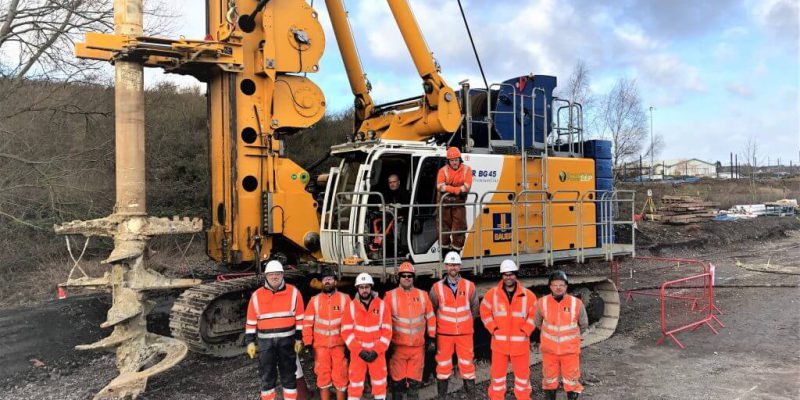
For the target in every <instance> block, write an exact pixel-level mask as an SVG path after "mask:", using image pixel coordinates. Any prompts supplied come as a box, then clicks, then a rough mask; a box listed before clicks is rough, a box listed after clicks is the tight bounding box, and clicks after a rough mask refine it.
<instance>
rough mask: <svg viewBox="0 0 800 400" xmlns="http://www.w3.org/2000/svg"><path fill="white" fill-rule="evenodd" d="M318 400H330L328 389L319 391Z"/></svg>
mask: <svg viewBox="0 0 800 400" xmlns="http://www.w3.org/2000/svg"><path fill="white" fill-rule="evenodd" d="M319 400H331V391H330V390H329V389H328V388H324V389H320V390H319Z"/></svg>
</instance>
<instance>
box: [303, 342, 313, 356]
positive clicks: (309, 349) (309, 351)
mask: <svg viewBox="0 0 800 400" xmlns="http://www.w3.org/2000/svg"><path fill="white" fill-rule="evenodd" d="M304 350H305V352H306V353H308V354H313V352H314V347H313V346H311V345H310V344H307V345H306V346H305V349H304Z"/></svg>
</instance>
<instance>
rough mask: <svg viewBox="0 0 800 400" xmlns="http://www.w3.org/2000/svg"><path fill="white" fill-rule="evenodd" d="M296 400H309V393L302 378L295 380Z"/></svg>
mask: <svg viewBox="0 0 800 400" xmlns="http://www.w3.org/2000/svg"><path fill="white" fill-rule="evenodd" d="M297 400H311V391H310V390H308V385H306V380H305V378H303V377H300V378H297Z"/></svg>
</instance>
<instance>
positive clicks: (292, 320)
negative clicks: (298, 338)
mask: <svg viewBox="0 0 800 400" xmlns="http://www.w3.org/2000/svg"><path fill="white" fill-rule="evenodd" d="M304 311H305V309H304V304H303V296H301V295H300V291H299V290H297V288H296V287H294V286H293V285H289V284H283V285H282V286H281V287H280V288H278V290H272V289H269V288H267V287H266V286H263V287H260V288H258V289H257V290H256V291H255V292H253V294H252V295H251V296H250V304H248V305H247V321H246V322H245V341H246V342H247V343H251V342H253V341H255V338H256V334H258V338H259V339H272V338H283V337H290V336H294V335H296V334H297V333H298V332H299V331H302V329H303V318H304V317H303V313H304Z"/></svg>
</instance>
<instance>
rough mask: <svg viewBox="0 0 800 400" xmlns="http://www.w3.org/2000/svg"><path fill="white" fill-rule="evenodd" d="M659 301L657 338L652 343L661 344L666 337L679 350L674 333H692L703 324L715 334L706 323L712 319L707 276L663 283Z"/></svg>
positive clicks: (708, 323)
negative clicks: (659, 319)
mask: <svg viewBox="0 0 800 400" xmlns="http://www.w3.org/2000/svg"><path fill="white" fill-rule="evenodd" d="M675 293H680V295H676V294H675ZM659 301H660V303H661V338H660V339H658V340H657V341H656V344H661V343H663V342H664V340H665V339H666V338H670V339H672V341H674V342H675V344H677V345H678V346H679V347H680V348H682V349H683V348H684V346H683V343H681V342H680V340H678V338H676V337H675V334H676V333H678V332H682V331H686V330H690V329H691V330H695V329H697V328H699V327H700V326H703V325H707V326H708V328H709V329H711V332H714V334H715V335H716V334H718V332H717V330H716V329H714V327H713V326H712V325H711V323H710V322H711V320H712V318H715V317H714V315H713V313H712V311H713V296H712V291H711V274H710V273H708V272H705V273H702V274H699V275H694V276H689V277H686V278H682V279H675V280H672V281H667V282H664V283H663V284H662V285H661V290H659Z"/></svg>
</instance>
